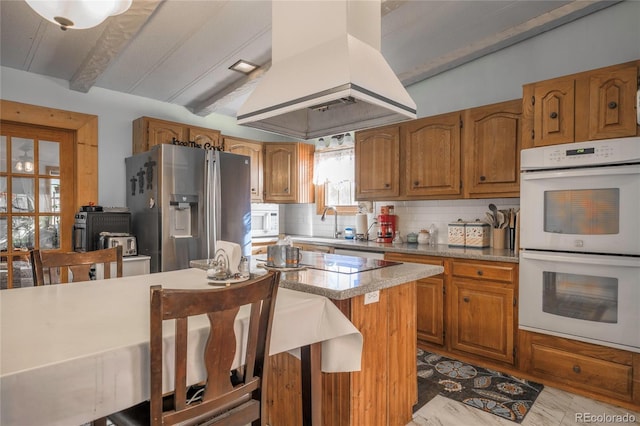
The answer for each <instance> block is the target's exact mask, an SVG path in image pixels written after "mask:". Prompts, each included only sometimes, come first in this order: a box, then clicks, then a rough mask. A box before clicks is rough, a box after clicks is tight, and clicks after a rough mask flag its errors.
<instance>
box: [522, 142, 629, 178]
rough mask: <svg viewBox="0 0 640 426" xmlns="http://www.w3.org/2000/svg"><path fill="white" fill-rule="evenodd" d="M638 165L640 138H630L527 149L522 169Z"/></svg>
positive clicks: (523, 152)
mask: <svg viewBox="0 0 640 426" xmlns="http://www.w3.org/2000/svg"><path fill="white" fill-rule="evenodd" d="M637 162H640V137H630V138H618V139H605V140H599V141H588V142H577V143H570V144H563V145H552V146H544V147H539V148H531V149H524V150H522V157H521V169H522V170H536V169H550V168H565V167H583V166H597V165H607V164H621V163H637Z"/></svg>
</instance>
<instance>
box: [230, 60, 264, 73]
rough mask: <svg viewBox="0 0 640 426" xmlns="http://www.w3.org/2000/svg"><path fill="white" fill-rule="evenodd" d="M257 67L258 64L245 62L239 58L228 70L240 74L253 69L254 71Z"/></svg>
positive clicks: (250, 71)
mask: <svg viewBox="0 0 640 426" xmlns="http://www.w3.org/2000/svg"><path fill="white" fill-rule="evenodd" d="M258 68H259V67H258V65H256V64H252V63H251V62H247V61H245V60H244V59H240V60H239V61H238V62H236V63H235V64H233V65H231V66H230V67H229V69H230V70H232V71H238V72H241V73H242V74H251V73H252V72H253V71H255V70H256V69H258Z"/></svg>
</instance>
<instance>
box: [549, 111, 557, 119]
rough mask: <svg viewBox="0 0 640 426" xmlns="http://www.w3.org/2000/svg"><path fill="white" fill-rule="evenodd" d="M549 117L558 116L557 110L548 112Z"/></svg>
mask: <svg viewBox="0 0 640 426" xmlns="http://www.w3.org/2000/svg"><path fill="white" fill-rule="evenodd" d="M549 117H551V118H558V113H557V112H552V113H551V114H549Z"/></svg>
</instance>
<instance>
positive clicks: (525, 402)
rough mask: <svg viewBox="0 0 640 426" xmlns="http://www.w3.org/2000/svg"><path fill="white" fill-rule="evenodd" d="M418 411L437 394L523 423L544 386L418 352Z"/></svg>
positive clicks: (440, 356)
mask: <svg viewBox="0 0 640 426" xmlns="http://www.w3.org/2000/svg"><path fill="white" fill-rule="evenodd" d="M417 358H418V404H416V406H415V410H414V411H417V410H418V409H419V408H420V407H422V406H423V405H424V404H426V403H427V402H429V401H430V400H431V399H432V398H434V397H435V396H436V395H442V396H445V397H447V398H451V399H454V400H456V401H460V402H462V403H464V404H466V405H469V406H471V407H475V408H478V409H480V410H483V411H486V412H488V413H491V414H495V415H496V416H499V417H502V418H505V419H508V420H511V421H513V422H516V423H521V422H522V420H524V416H526V415H527V413H528V412H529V410H530V409H531V407H532V406H533V403H534V402H535V400H536V398H537V397H538V395H539V394H540V392H541V391H542V389H543V387H544V386H543V385H541V384H539V383H535V382H530V381H528V380H524V379H519V378H517V377H514V376H510V375H508V374H504V373H500V372H499V371H495V370H490V369H487V368H481V367H477V366H474V365H471V364H467V363H464V362H461V361H458V360H455V359H451V358H447V357H445V356H442V355H438V354H434V353H430V352H426V351H423V350H421V349H418V357H417Z"/></svg>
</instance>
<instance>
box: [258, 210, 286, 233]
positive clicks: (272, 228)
mask: <svg viewBox="0 0 640 426" xmlns="http://www.w3.org/2000/svg"><path fill="white" fill-rule="evenodd" d="M279 233H280V215H279V213H278V211H277V210H253V209H252V210H251V237H252V238H256V237H277V236H278V234H279Z"/></svg>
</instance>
